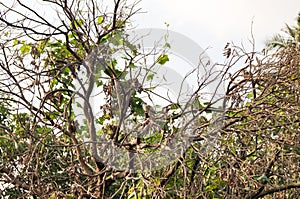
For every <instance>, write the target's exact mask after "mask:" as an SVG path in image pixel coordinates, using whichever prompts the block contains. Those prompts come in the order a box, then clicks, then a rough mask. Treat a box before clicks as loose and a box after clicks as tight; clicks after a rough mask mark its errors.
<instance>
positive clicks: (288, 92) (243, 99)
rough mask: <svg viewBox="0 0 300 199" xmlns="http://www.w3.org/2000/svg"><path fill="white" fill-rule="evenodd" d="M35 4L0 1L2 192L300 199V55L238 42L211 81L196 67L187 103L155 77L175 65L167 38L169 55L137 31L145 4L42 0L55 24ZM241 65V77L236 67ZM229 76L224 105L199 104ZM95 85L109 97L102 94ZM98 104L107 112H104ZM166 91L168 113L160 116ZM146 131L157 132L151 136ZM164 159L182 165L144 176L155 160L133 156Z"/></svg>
mask: <svg viewBox="0 0 300 199" xmlns="http://www.w3.org/2000/svg"><path fill="white" fill-rule="evenodd" d="M24 2H25V1H21V0H16V3H15V5H13V6H10V5H9V3H0V5H1V16H0V27H1V35H3V37H1V62H0V78H1V81H0V99H1V101H0V143H1V144H0V155H1V162H0V190H1V195H3V196H4V197H11V198H28V197H33V198H259V197H265V198H296V197H297V196H298V195H299V194H300V193H299V187H300V184H299V180H298V179H299V177H300V172H299V169H298V168H299V162H300V161H299V157H300V156H299V155H300V154H299V151H300V148H299V140H300V139H299V135H300V134H299V110H300V107H299V104H300V103H299V81H300V80H299V78H300V75H299V66H300V63H299V57H300V56H299V51H298V48H297V46H293V45H292V46H291V47H289V48H280V49H278V50H277V51H276V52H269V54H262V53H260V52H255V51H254V49H255V48H254V47H253V49H252V50H251V51H250V52H247V51H246V50H245V49H243V48H240V47H238V46H234V45H233V44H228V45H226V48H225V55H226V57H227V59H226V61H225V63H224V64H219V65H209V64H207V65H204V66H202V65H200V64H199V67H204V69H205V71H206V73H205V74H203V77H200V75H199V71H200V69H199V68H197V67H196V68H195V70H193V71H192V72H191V73H195V74H196V76H197V77H198V79H197V83H198V84H197V87H196V88H195V90H194V91H193V92H191V94H190V95H187V96H188V97H187V98H186V101H185V102H184V103H183V102H181V101H180V100H178V99H176V100H173V99H172V98H171V97H168V96H167V95H162V94H160V93H159V92H156V90H155V88H156V87H157V86H159V85H158V84H154V83H155V82H154V79H155V78H156V77H157V76H159V73H158V72H157V70H158V69H159V68H160V67H165V66H164V65H165V64H166V63H167V62H168V61H169V56H168V49H169V48H171V46H170V44H169V43H168V40H167V39H166V38H167V36H168V34H166V37H164V38H163V39H166V40H163V41H164V45H163V46H164V48H162V49H158V48H155V47H154V48H153V49H152V50H150V51H145V49H144V48H143V46H139V45H136V43H134V42H133V41H132V40H131V39H130V35H128V31H127V30H128V29H130V20H131V17H132V16H133V15H135V14H137V13H138V12H139V9H138V8H137V3H136V2H129V1H126V0H115V1H114V4H113V5H110V4H108V5H107V6H105V4H104V3H103V2H101V3H102V4H97V3H99V2H96V1H93V0H91V1H81V0H75V1H72V2H68V1H61V0H58V1H52V0H44V1H43V3H44V4H45V6H47V5H48V6H49V5H50V7H49V9H50V8H51V9H53V10H54V11H56V12H57V15H58V20H57V21H56V22H52V21H51V22H50V21H49V20H48V19H47V18H45V17H44V16H43V15H41V14H39V12H38V11H37V10H34V9H31V8H30V6H28V5H27V4H25V3H24ZM12 16H14V17H12ZM13 19H15V20H14V21H12V20H13ZM253 43H254V42H253ZM115 52H118V53H120V54H119V57H118V58H116V57H115V56H112V55H114V53H115ZM149 60H151V61H149ZM145 61H147V64H146V63H145ZM200 61H202V60H200ZM157 66H158V68H157ZM207 66H209V67H207ZM233 66H239V69H238V70H236V71H232V70H231V68H232V67H233ZM205 67H206V68H205ZM215 68H218V70H213V69H215ZM189 75H190V74H188V75H187V76H186V77H185V78H188V77H189ZM225 78H226V83H227V84H226V88H225V97H224V98H223V97H220V98H218V99H217V100H213V98H211V99H209V100H207V99H206V100H204V99H203V98H201V95H203V93H204V92H205V88H206V87H207V86H208V85H209V84H210V83H211V82H213V81H218V80H219V81H224V79H225ZM219 83H220V82H217V83H216V84H215V85H219ZM149 85H150V86H149ZM182 85H183V83H182ZM95 89H96V90H97V89H99V90H97V91H99V93H93V90H95ZM216 90H217V88H216ZM216 90H213V91H212V93H213V95H215V94H216ZM98 94H100V95H101V103H100V102H93V99H94V98H93V96H98ZM154 95H155V96H156V97H157V98H159V100H165V102H166V104H165V105H164V106H162V105H161V106H155V105H157V104H155V103H153V101H154V100H153V99H152V97H153V96H154ZM182 95H183V94H182ZM166 96H167V97H166ZM218 102H222V103H221V104H222V105H221V106H220V107H217V105H219V103H218ZM93 103H94V105H95V104H96V105H97V107H98V108H97V110H98V115H97V114H94V113H93V111H95V110H96V109H92V107H91V105H92V104H93ZM158 105H159V104H158ZM224 107H225V108H226V110H225V112H224ZM79 113H80V114H79ZM189 132H193V134H192V136H190V135H191V134H189ZM145 133H149V134H147V135H146V136H144V137H142V136H139V135H140V134H145ZM174 137H175V138H178V139H181V142H180V144H179V145H176V144H177V143H175V144H174V142H172V140H174ZM87 138H88V139H87ZM99 138H106V139H107V140H109V141H110V142H105V143H103V142H102V140H101V139H100V140H99ZM186 143H188V144H186ZM110 144H111V145H110ZM112 145H115V146H117V148H119V149H122V150H123V151H125V153H121V154H122V156H123V157H120V156H118V153H116V154H115V155H114V156H110V155H111V152H112V151H113V150H112V151H110V149H111V146H112ZM157 149H161V150H165V151H164V152H165V154H167V155H170V156H171V155H172V154H174V153H178V154H179V155H178V156H176V157H175V158H173V157H172V158H171V159H170V162H163V161H161V162H160V161H159V159H160V158H161V157H159V156H155V157H157V162H155V163H159V164H160V165H159V166H161V167H160V168H156V169H154V170H151V167H146V168H148V169H145V170H144V171H143V170H142V169H143V167H142V166H144V165H147V164H145V163H147V161H146V159H145V158H144V159H143V158H142V157H141V158H140V157H137V156H134V153H133V152H139V153H140V154H146V155H147V154H149V153H151V152H152V151H156V150H157ZM170 149H171V150H170ZM166 151H171V153H168V152H166ZM113 152H115V151H113ZM119 154H120V153H119ZM124 154H125V155H128V157H127V156H126V157H125V158H124V156H125V155H124ZM141 156H142V155H141ZM112 160H116V161H114V162H113V161H112ZM171 160H173V161H171ZM112 162H113V163H115V164H114V165H110V163H112ZM124 165H125V166H124ZM148 166H149V164H148ZM137 167H139V169H136V168H137ZM149 168H150V169H149ZM134 169H136V170H134Z"/></svg>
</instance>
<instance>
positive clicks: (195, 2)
mask: <svg viewBox="0 0 300 199" xmlns="http://www.w3.org/2000/svg"><path fill="white" fill-rule="evenodd" d="M139 7H141V8H142V11H144V12H146V13H143V14H139V15H137V16H135V18H134V19H135V22H134V23H135V24H136V25H137V28H164V29H165V28H166V25H165V22H166V23H168V24H169V25H170V26H169V29H170V30H173V31H176V32H179V33H181V34H184V35H186V36H187V37H189V38H190V39H192V40H194V41H195V42H197V43H198V44H199V45H200V46H201V47H202V48H203V49H206V48H209V50H208V51H207V53H208V55H209V56H210V58H211V59H212V60H213V61H221V60H223V57H222V52H223V48H224V46H225V45H226V43H227V42H234V43H235V44H237V45H239V44H241V43H243V44H244V45H246V46H247V44H249V42H248V40H249V39H250V38H251V23H252V21H253V34H254V38H255V42H256V49H257V50H261V49H262V48H263V47H264V43H265V41H266V40H267V39H269V38H271V37H272V36H273V35H274V34H275V33H279V32H280V30H281V29H282V28H283V27H284V26H285V23H287V24H289V25H296V18H297V15H298V12H300V1H299V0H184V1H182V0H142V1H141V2H140V4H139Z"/></svg>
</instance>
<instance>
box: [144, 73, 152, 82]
mask: <svg viewBox="0 0 300 199" xmlns="http://www.w3.org/2000/svg"><path fill="white" fill-rule="evenodd" d="M153 77H154V73H150V74H149V75H147V78H146V80H147V81H151V80H153Z"/></svg>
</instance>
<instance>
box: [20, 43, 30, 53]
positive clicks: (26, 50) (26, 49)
mask: <svg viewBox="0 0 300 199" xmlns="http://www.w3.org/2000/svg"><path fill="white" fill-rule="evenodd" d="M30 48H31V47H30V45H28V44H24V45H23V46H22V47H21V48H20V50H21V53H22V55H24V54H26V53H29V52H30Z"/></svg>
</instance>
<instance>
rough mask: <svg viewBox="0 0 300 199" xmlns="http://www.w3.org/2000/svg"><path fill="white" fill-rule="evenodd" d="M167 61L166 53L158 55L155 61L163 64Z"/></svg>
mask: <svg viewBox="0 0 300 199" xmlns="http://www.w3.org/2000/svg"><path fill="white" fill-rule="evenodd" d="M167 61H169V57H168V55H166V54H163V55H160V56H159V57H158V59H157V62H158V63H159V64H160V65H164V64H165V63H166V62H167Z"/></svg>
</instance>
